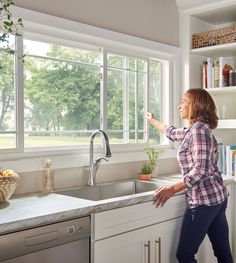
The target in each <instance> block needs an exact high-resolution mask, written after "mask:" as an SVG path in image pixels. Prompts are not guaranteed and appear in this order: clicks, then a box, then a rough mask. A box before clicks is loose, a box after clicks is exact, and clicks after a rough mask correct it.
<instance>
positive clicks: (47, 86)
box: [0, 29, 174, 152]
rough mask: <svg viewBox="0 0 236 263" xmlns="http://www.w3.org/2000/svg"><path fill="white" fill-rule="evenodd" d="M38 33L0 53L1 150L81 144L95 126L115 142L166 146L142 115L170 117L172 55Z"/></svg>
mask: <svg viewBox="0 0 236 263" xmlns="http://www.w3.org/2000/svg"><path fill="white" fill-rule="evenodd" d="M31 31H32V29H31ZM36 33H37V32H35V34H24V32H23V34H22V37H20V38H19V39H18V42H17V44H16V45H15V49H16V52H15V55H11V54H7V53H5V52H4V51H1V52H0V67H1V70H0V125H1V126H0V149H4V150H11V152H12V151H13V152H14V151H16V152H24V151H28V150H29V149H30V150H32V151H34V149H35V150H37V149H39V148H46V149H47V150H50V149H52V150H57V149H61V147H62V149H63V147H64V149H70V147H80V146H81V147H83V146H84V145H88V144H89V136H90V135H91V133H92V132H93V131H94V130H96V129H104V130H105V131H107V133H108V135H109V139H110V143H111V144H114V145H120V146H125V145H126V146H127V145H128V146H129V145H132V146H135V145H148V144H152V145H164V144H167V143H166V141H164V138H163V137H162V136H161V135H159V134H158V133H157V131H156V130H155V129H154V128H153V127H150V126H149V125H148V124H147V121H146V119H145V116H146V112H147V111H150V112H152V113H153V114H154V115H155V117H156V118H158V119H160V120H165V121H166V120H167V121H169V119H170V114H171V105H170V104H171V101H172V96H173V93H172V92H171V85H170V80H171V81H173V68H174V65H173V60H172V59H171V56H172V55H171V54H170V56H168V54H167V56H164V57H163V55H162V54H163V52H162V53H161V52H160V56H159V55H158V54H159V53H158V52H157V51H156V50H154V51H153V54H152V52H150V51H149V52H143V49H140V52H139V51H138V50H135V51H133V50H132V49H129V48H125V49H123V48H122V45H121V47H119V46H116V47H114V49H112V48H111V46H110V47H107V46H106V45H104V46H102V45H101V43H98V44H97V45H96V43H94V42H95V41H93V43H89V41H88V42H87V43H83V42H81V43H80V42H78V41H74V42H73V45H70V44H68V43H69V42H68V41H66V40H65V39H64V38H63V36H62V37H61V38H58V36H57V38H56V41H53V38H49V37H48V36H45V38H44V35H43V34H39V35H37V34H36ZM36 35H37V37H34V36H36ZM75 43H76V44H75ZM150 50H151V49H150ZM95 141H96V142H98V141H99V139H98V138H96V140H95Z"/></svg>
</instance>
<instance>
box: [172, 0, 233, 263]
mask: <svg viewBox="0 0 236 263" xmlns="http://www.w3.org/2000/svg"><path fill="white" fill-rule="evenodd" d="M176 2H177V4H178V9H179V11H180V32H181V33H180V46H181V69H182V73H181V85H182V88H183V91H182V92H183V93H184V92H185V91H186V90H188V89H189V88H201V87H202V63H203V61H206V60H207V58H208V57H211V58H213V59H215V58H218V57H231V56H232V57H235V56H236V42H234V43H229V44H223V45H215V46H209V47H203V48H198V49H192V35H193V34H195V33H199V32H206V31H209V30H212V29H218V28H224V27H228V26H230V25H232V24H236V1H235V0H207V1H203V0H176ZM235 69H236V65H235ZM207 91H208V92H209V93H210V94H211V96H212V97H213V99H214V101H215V103H216V106H217V108H218V110H220V108H221V107H223V108H224V111H225V114H224V116H223V117H224V118H222V119H220V120H219V122H218V129H216V130H215V131H214V132H215V135H216V137H217V139H218V141H220V142H222V143H224V144H225V145H232V144H236V87H224V88H212V89H207ZM233 189H234V193H233V194H232V195H231V196H233V198H234V201H233V203H235V198H236V187H235V185H234V186H233ZM232 214H233V216H232V222H233V224H231V225H230V222H229V225H230V227H231V229H230V233H231V234H232V235H231V242H232V251H233V254H234V259H236V242H235V240H234V238H233V237H235V236H236V227H235V218H236V209H235V206H234V207H233V211H232ZM204 242H205V241H204ZM202 247H203V251H204V253H205V254H204V255H202V256H201V258H200V259H199V262H208V263H214V262H216V259H215V257H214V256H212V254H211V250H209V249H207V246H206V245H205V243H204V244H203V246H202Z"/></svg>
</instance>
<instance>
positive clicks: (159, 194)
mask: <svg viewBox="0 0 236 263" xmlns="http://www.w3.org/2000/svg"><path fill="white" fill-rule="evenodd" d="M174 193H175V192H174V189H173V187H172V186H161V187H158V188H157V189H156V190H155V192H154V196H153V204H154V205H155V207H159V206H161V207H162V206H163V205H164V204H165V202H166V201H167V200H168V199H169V198H170V197H171V196H173V195H174Z"/></svg>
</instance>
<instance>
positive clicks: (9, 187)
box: [0, 174, 20, 204]
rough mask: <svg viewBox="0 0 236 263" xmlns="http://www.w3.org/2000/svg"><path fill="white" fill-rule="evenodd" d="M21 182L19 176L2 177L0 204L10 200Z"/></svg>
mask: <svg viewBox="0 0 236 263" xmlns="http://www.w3.org/2000/svg"><path fill="white" fill-rule="evenodd" d="M19 180H20V177H19V175H18V174H14V175H9V176H0V204H3V203H5V202H6V201H8V200H9V198H10V197H11V195H12V194H13V193H14V191H15V189H16V186H17V184H18V182H19Z"/></svg>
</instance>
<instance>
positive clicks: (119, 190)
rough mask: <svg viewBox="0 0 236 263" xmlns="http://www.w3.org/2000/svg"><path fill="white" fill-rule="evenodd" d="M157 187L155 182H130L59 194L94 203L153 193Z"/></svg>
mask: <svg viewBox="0 0 236 263" xmlns="http://www.w3.org/2000/svg"><path fill="white" fill-rule="evenodd" d="M157 187H158V184H157V183H155V182H149V181H138V180H130V181H119V182H112V183H104V184H97V185H94V186H85V187H80V188H76V189H69V190H62V191H58V192H57V193H58V194H62V195H67V196H72V197H77V198H82V199H87V200H92V201H99V200H104V199H109V198H114V197H120V196H125V195H132V194H138V193H143V192H148V191H153V190H155V189H156V188H157Z"/></svg>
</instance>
